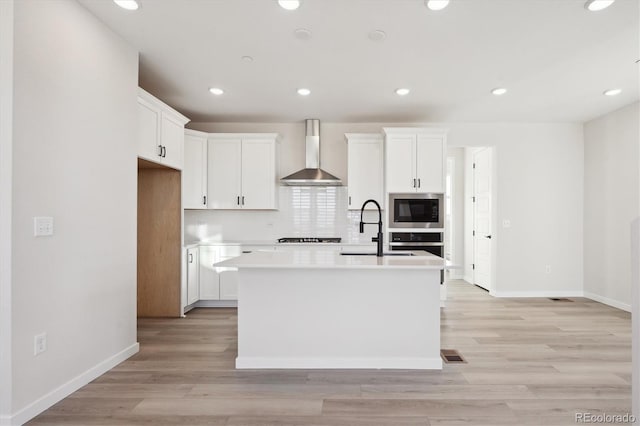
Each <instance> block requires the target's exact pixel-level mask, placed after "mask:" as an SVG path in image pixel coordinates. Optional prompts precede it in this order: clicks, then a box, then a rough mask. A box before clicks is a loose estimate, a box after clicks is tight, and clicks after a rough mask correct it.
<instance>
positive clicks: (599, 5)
mask: <svg viewBox="0 0 640 426" xmlns="http://www.w3.org/2000/svg"><path fill="white" fill-rule="evenodd" d="M614 1H615V0H587V2H586V3H585V4H584V7H585V8H587V9H589V10H590V11H592V12H597V11H599V10H602V9H606V8H607V7H609V6H611V5H612V4H613V2H614Z"/></svg>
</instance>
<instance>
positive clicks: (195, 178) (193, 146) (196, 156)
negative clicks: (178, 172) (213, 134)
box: [182, 130, 208, 209]
mask: <svg viewBox="0 0 640 426" xmlns="http://www.w3.org/2000/svg"><path fill="white" fill-rule="evenodd" d="M207 137H208V135H207V134H206V133H202V132H197V131H195V130H185V131H184V165H183V167H182V206H183V208H185V209H205V208H207Z"/></svg>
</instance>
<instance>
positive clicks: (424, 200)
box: [387, 192, 444, 229]
mask: <svg viewBox="0 0 640 426" xmlns="http://www.w3.org/2000/svg"><path fill="white" fill-rule="evenodd" d="M387 210H388V211H389V228H414V229H416V228H444V194H442V193H435V192H431V193H422V194H418V193H402V194H398V193H390V194H389V205H388V207H387Z"/></svg>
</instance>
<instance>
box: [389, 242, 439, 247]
mask: <svg viewBox="0 0 640 426" xmlns="http://www.w3.org/2000/svg"><path fill="white" fill-rule="evenodd" d="M389 245H390V246H391V247H407V246H415V247H438V246H444V243H425V242H414V243H411V242H401V243H399V242H394V243H389Z"/></svg>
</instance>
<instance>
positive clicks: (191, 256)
mask: <svg viewBox="0 0 640 426" xmlns="http://www.w3.org/2000/svg"><path fill="white" fill-rule="evenodd" d="M189 263H193V253H189Z"/></svg>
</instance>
